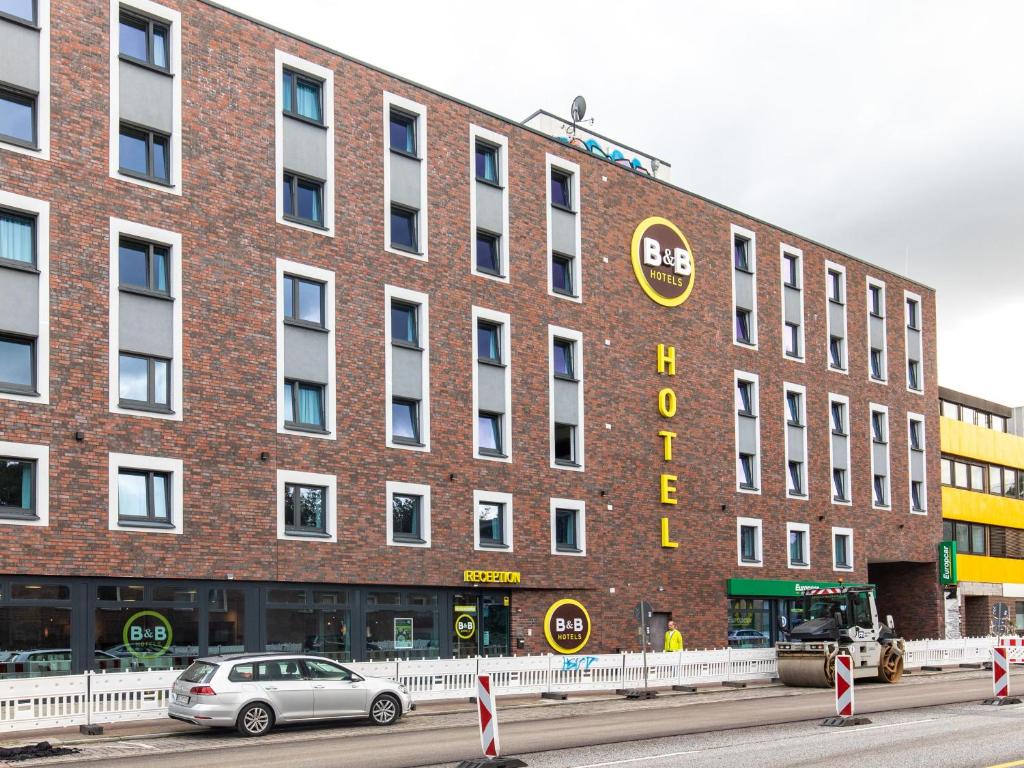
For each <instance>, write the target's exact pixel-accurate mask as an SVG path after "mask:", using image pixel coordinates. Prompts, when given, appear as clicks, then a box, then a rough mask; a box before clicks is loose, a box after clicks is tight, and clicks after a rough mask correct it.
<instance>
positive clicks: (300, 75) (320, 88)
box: [281, 67, 327, 128]
mask: <svg viewBox="0 0 1024 768" xmlns="http://www.w3.org/2000/svg"><path fill="white" fill-rule="evenodd" d="M289 75H290V76H291V84H290V85H286V83H285V82H282V83H281V88H282V92H283V89H284V88H285V87H288V88H289V90H290V91H291V93H290V94H289V95H290V96H291V102H292V108H291V109H286V108H285V105H284V101H285V100H284V98H283V93H282V99H281V102H282V103H281V112H282V113H283V114H284V115H287V116H288V117H291V118H294V119H295V120H301V121H302V122H304V123H309V124H310V125H315V126H318V127H320V128H326V127H327V122H326V120H325V119H324V85H325V83H324V81H323V80H321V79H320V78H319V77H314V76H313V75H310V74H307V73H305V72H301V71H299V70H297V69H293V68H292V67H282V68H281V80H282V81H283V80H284V79H285V77H286V76H289ZM300 80H303V81H305V82H306V83H308V84H309V85H315V86H316V94H317V96H316V98H317V105H318V108H319V112H320V119H319V120H314V119H313V118H312V117H307V116H306V115H303V114H300V113H299V111H298V104H299V81H300Z"/></svg>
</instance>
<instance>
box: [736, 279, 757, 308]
mask: <svg viewBox="0 0 1024 768" xmlns="http://www.w3.org/2000/svg"><path fill="white" fill-rule="evenodd" d="M732 279H733V282H734V284H735V286H736V306H737V307H741V308H742V309H749V310H753V309H754V276H753V275H752V274H750V273H749V272H740V271H739V270H733V273H732Z"/></svg>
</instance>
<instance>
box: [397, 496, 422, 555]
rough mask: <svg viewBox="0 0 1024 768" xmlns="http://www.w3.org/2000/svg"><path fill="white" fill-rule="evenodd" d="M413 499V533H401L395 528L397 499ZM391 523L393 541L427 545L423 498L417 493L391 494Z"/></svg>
mask: <svg viewBox="0 0 1024 768" xmlns="http://www.w3.org/2000/svg"><path fill="white" fill-rule="evenodd" d="M398 498H403V499H413V500H414V505H413V509H412V520H413V526H412V527H413V531H412V533H406V532H404V531H399V530H398V529H397V528H396V526H395V499H398ZM388 514H389V515H390V522H391V540H392V541H395V542H399V543H402V544H426V543H427V542H426V539H424V538H423V496H421V495H420V494H415V493H393V494H391V509H390V510H389V511H388Z"/></svg>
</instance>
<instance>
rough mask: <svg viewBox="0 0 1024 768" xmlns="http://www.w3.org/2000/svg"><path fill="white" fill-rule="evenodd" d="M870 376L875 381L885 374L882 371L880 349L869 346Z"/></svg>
mask: <svg viewBox="0 0 1024 768" xmlns="http://www.w3.org/2000/svg"><path fill="white" fill-rule="evenodd" d="M870 357H871V378H872V379H874V380H875V381H883V380H884V379H885V374H884V373H883V371H882V350H880V349H876V348H875V347H872V348H871V354H870Z"/></svg>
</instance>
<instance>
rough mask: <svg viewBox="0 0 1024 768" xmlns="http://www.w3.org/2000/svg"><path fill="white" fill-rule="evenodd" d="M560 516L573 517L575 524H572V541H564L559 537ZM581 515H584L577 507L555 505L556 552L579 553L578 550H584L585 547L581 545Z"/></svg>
mask: <svg viewBox="0 0 1024 768" xmlns="http://www.w3.org/2000/svg"><path fill="white" fill-rule="evenodd" d="M563 513H566V514H563ZM560 516H562V517H565V516H569V517H571V518H572V521H573V525H572V531H573V540H572V541H571V542H568V541H567V542H565V543H563V542H561V541H559V539H558V520H559V517H560ZM581 517H582V516H581V515H580V510H579V509H576V508H575V507H555V530H554V537H555V541H554V544H555V551H556V552H577V553H578V552H582V551H583V548H582V547H581V546H580V520H581Z"/></svg>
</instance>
